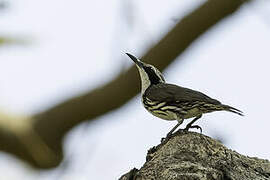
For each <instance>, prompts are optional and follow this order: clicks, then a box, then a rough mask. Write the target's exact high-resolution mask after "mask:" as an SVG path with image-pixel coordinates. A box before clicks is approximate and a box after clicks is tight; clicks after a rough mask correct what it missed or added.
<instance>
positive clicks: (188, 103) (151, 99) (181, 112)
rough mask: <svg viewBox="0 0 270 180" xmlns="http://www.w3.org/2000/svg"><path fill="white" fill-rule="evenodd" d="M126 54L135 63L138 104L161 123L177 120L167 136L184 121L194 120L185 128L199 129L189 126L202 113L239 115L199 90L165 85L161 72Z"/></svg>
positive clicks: (240, 113)
mask: <svg viewBox="0 0 270 180" xmlns="http://www.w3.org/2000/svg"><path fill="white" fill-rule="evenodd" d="M127 55H128V56H129V57H130V58H131V59H132V60H133V61H134V62H135V64H136V65H137V68H138V70H139V73H140V77H141V83H142V91H141V94H142V102H143V105H144V107H145V108H146V109H147V110H148V111H149V112H150V113H151V114H153V115H155V116H157V117H159V118H162V119H165V120H177V121H178V124H177V125H176V126H175V127H174V128H173V129H172V130H171V131H170V132H169V133H168V135H170V134H171V133H172V132H173V131H174V130H175V129H176V128H177V127H178V126H179V125H180V124H181V123H182V122H183V120H184V119H188V118H192V117H195V118H194V119H193V120H192V121H191V122H190V123H189V124H188V125H187V126H186V128H185V130H188V129H189V128H199V129H201V127H199V126H197V125H192V124H193V123H194V122H195V121H196V120H198V119H199V118H200V117H201V116H202V114H204V113H209V112H213V111H222V110H224V111H229V112H233V113H236V114H238V115H243V114H242V112H241V111H240V110H238V109H236V108H234V107H231V106H228V105H224V104H221V103H220V102H219V101H218V100H215V99H213V98H211V97H209V96H207V95H205V94H203V93H201V92H199V91H195V90H192V89H188V88H184V87H181V86H177V85H174V84H167V83H165V80H164V77H163V75H162V74H161V72H160V71H159V70H158V69H157V68H155V67H154V66H152V65H150V64H146V63H144V62H142V61H140V60H139V59H137V58H136V57H134V56H133V55H131V54H128V53H127Z"/></svg>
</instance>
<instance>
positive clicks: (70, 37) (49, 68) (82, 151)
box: [0, 0, 270, 180]
mask: <svg viewBox="0 0 270 180" xmlns="http://www.w3.org/2000/svg"><path fill="white" fill-rule="evenodd" d="M8 2H9V1H8ZM203 2H204V1H201V3H203ZM197 3H198V1H190V0H181V2H180V1H179V0H170V1H162V0H150V1H147V2H145V1H143V0H139V1H138V0H137V1H128V2H127V1H121V0H113V1H97V0H92V1H86V0H79V1H71V0H58V1H53V0H47V1H36V0H24V1H21V0H13V1H10V5H9V9H7V10H5V11H4V12H0V27H1V28H0V35H8V36H13V37H22V38H26V39H27V40H29V42H30V44H29V45H27V46H20V45H17V46H6V47H0V84H1V86H0V92H1V93H0V99H1V101H0V108H1V109H0V110H1V111H10V112H12V113H21V114H31V113H34V112H37V111H39V110H42V109H43V108H46V107H49V106H51V105H52V104H55V103H57V102H59V101H60V100H63V99H66V98H68V97H71V96H73V95H76V94H77V93H79V92H84V91H87V90H89V89H93V88H95V87H97V86H98V85H102V84H103V83H106V82H108V81H110V79H112V77H114V76H115V75H116V74H117V73H119V71H121V70H125V69H126V68H128V67H129V66H131V65H132V61H130V60H129V58H128V57H126V56H125V54H124V53H125V52H130V53H132V54H134V55H136V56H138V57H139V56H140V55H142V54H143V52H144V50H145V48H146V47H148V46H149V45H151V44H154V43H156V42H158V40H159V39H160V38H161V37H162V36H163V35H164V34H166V32H167V31H168V27H169V28H172V27H173V26H174V25H175V23H177V20H180V19H181V17H183V15H185V13H187V12H189V11H190V10H192V9H193V8H194V7H196V6H197V5H198V4H197ZM153 4H154V5H153ZM269 5H270V3H269V2H266V1H262V0H261V1H257V3H252V4H247V5H245V6H243V7H242V8H241V9H240V10H239V11H238V12H237V13H236V14H235V15H234V16H232V17H230V18H228V19H226V20H224V21H223V22H222V23H220V24H219V25H217V26H215V27H214V28H213V29H211V30H210V31H208V32H207V33H206V34H204V35H203V36H202V37H201V38H200V39H199V40H197V41H196V42H195V43H194V44H193V45H192V46H191V47H190V48H189V49H188V50H187V51H186V52H185V53H184V54H182V55H181V56H180V57H178V59H179V60H181V61H177V60H176V61H175V62H174V63H173V64H171V65H170V66H169V68H167V69H166V71H165V72H164V75H165V79H166V80H167V81H168V82H170V83H175V84H178V85H181V86H184V87H189V88H191V89H195V90H199V91H201V92H204V93H206V94H208V95H209V96H211V97H213V98H216V99H218V100H220V101H221V102H223V103H224V104H228V105H231V106H234V107H236V108H239V109H241V110H242V111H244V114H245V116H244V117H240V116H237V115H235V114H232V113H227V112H216V113H211V114H207V115H205V116H203V118H202V119H200V120H199V121H198V124H199V125H200V126H202V127H203V133H204V134H205V135H208V136H211V137H217V136H221V137H223V138H224V139H225V145H226V146H227V147H229V148H231V149H234V150H236V151H237V152H239V153H241V154H244V155H248V156H257V157H260V158H265V159H270V153H269V149H270V145H269V143H266V142H268V137H269V133H268V131H269V130H268V128H269V125H270V123H269V118H268V116H267V115H268V107H269V105H268V102H269V99H270V94H269V92H270V86H269V80H268V78H269V77H270V72H269V66H270V62H269V56H270V55H269V47H270V33H269V31H270V21H269V17H270V13H268V12H270V6H269ZM138 78H139V76H138ZM100 119H101V120H100V121H97V122H95V123H94V124H90V125H84V124H82V125H81V126H79V127H76V128H75V129H74V130H73V131H72V132H71V133H69V134H68V135H67V138H66V141H65V147H66V149H65V150H66V152H65V153H66V157H67V159H68V160H67V161H68V162H70V164H69V166H68V168H67V171H64V173H63V171H61V170H59V169H56V170H52V171H44V172H37V171H34V170H31V169H30V168H27V167H26V166H24V164H22V162H21V161H19V160H14V158H12V157H11V156H6V155H5V154H3V153H1V154H0V156H1V158H0V159H1V160H0V169H1V172H4V174H3V173H2V174H1V176H3V177H5V179H21V178H24V179H39V180H51V179H64V180H69V179H79V180H84V179H99V180H103V179H104V180H106V179H117V178H119V177H120V176H121V175H122V174H124V173H126V172H127V171H129V170H130V169H131V168H133V167H136V168H140V167H141V166H142V165H143V163H144V162H145V156H146V152H147V150H148V149H149V148H151V147H152V146H154V145H157V144H158V143H159V142H160V139H161V138H162V137H164V136H165V135H166V133H167V132H168V131H169V130H170V128H172V127H173V126H174V125H175V123H176V122H168V121H164V120H161V119H158V118H156V117H154V116H152V115H151V114H149V113H148V112H147V111H146V110H145V109H144V108H143V106H142V105H141V102H140V99H139V96H136V97H135V98H133V99H132V100H131V101H130V102H129V103H128V104H127V105H125V106H123V107H122V108H120V109H118V110H116V111H114V112H112V113H109V114H106V115H104V116H102V117H100ZM112 119H113V120H112ZM123 147H124V148H123ZM7 164H8V165H9V166H7ZM62 174H65V175H62ZM1 178H2V177H0V179H1Z"/></svg>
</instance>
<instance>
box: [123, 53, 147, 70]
mask: <svg viewBox="0 0 270 180" xmlns="http://www.w3.org/2000/svg"><path fill="white" fill-rule="evenodd" d="M126 55H128V57H130V59H132V61H134V63H135V64H136V65H138V66H139V67H140V68H143V63H142V62H141V61H140V60H139V59H138V58H136V57H135V56H133V55H131V54H129V53H126Z"/></svg>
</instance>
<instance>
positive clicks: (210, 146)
mask: <svg viewBox="0 0 270 180" xmlns="http://www.w3.org/2000/svg"><path fill="white" fill-rule="evenodd" d="M146 179H156V180H159V179H167V180H175V179H183V180H184V179H189V180H193V179H194V180H195V179H196V180H197V179H200V180H208V179H213V180H238V179H239V180H240V179H245V180H253V179H257V180H267V179H270V162H269V161H268V160H263V159H258V158H255V157H248V156H244V155H241V154H239V153H237V152H236V151H233V150H230V149H228V148H226V147H225V146H223V145H222V144H221V143H220V142H219V141H217V140H214V139H212V138H210V137H208V136H205V135H203V134H199V133H195V132H183V131H179V132H177V133H176V134H175V136H174V137H172V138H171V139H170V140H169V141H168V142H165V143H162V144H160V145H158V146H157V147H153V148H152V149H150V150H149V151H148V154H147V157H146V162H145V164H144V165H143V166H142V168H141V169H140V170H137V169H136V168H134V169H132V170H131V171H130V172H129V173H127V174H125V175H123V176H122V177H121V178H120V180H146Z"/></svg>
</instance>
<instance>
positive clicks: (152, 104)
mask: <svg viewBox="0 0 270 180" xmlns="http://www.w3.org/2000/svg"><path fill="white" fill-rule="evenodd" d="M142 103H143V106H144V107H145V109H147V110H148V111H149V112H150V113H151V114H153V115H154V116H157V117H159V118H161V119H165V120H176V119H179V118H180V116H182V117H184V115H185V114H186V113H187V112H186V111H185V110H183V109H182V108H180V107H177V106H172V105H168V104H167V103H166V102H159V101H152V100H150V99H148V98H146V97H142Z"/></svg>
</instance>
